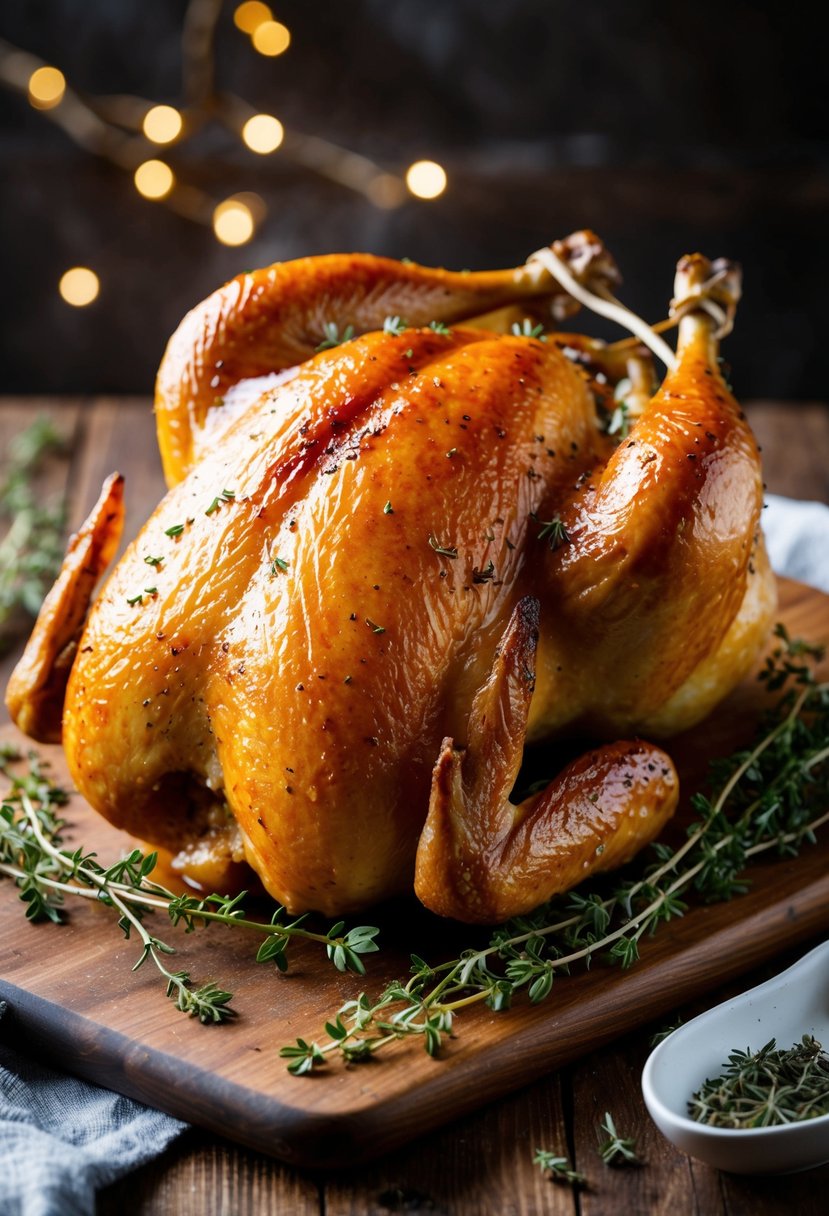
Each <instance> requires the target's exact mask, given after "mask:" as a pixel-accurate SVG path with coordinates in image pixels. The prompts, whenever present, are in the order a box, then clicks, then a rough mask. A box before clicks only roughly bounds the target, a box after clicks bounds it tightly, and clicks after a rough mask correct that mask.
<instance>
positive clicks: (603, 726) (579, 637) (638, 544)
mask: <svg viewBox="0 0 829 1216" xmlns="http://www.w3.org/2000/svg"><path fill="white" fill-rule="evenodd" d="M709 290H711V291H713V292H714V294H715V296H716V297H717V298H716V299H715V300H714V307H715V310H716V312H717V316H716V317H714V316H712V315H711V313H710V312H709V310H708V309H706V308H705V307H704V306H703V305H704V301H705V299H706V298H707V296H706V294H705V293H706V292H707V291H709ZM738 294H739V279H738V275H737V272H736V270H735V269H734V268H728V269H727V270H724V268H722V267H721V268H720V271H719V272H717V273H716V274H714V273H713V271H712V266H711V263H710V262H708V261H707V259H705V258H702V257H701V256H700V255H692V256H690V257H686V258H683V259H682V261H681V262H680V264H679V267H678V270H677V278H676V284H675V297H676V298H677V299H678V300H680V301H683V300H684V301H689V300H690V301H695V305H694V307H693V308H691V307H690V306H689V307H688V308H687V309H686V310H685V312H684V315H683V316H682V318H681V320H680V324H679V342H678V352H677V355H678V364H677V367H676V369H675V370H674V371H672V372H670V373H669V374H668V376H667V377H666V379H665V381H664V383H663V385H662V387H661V388H660V389H659V391H658V392H657V394H656V395H655V396H654V397H653V399H652V400H651V401H650V402H649V403H648V405H647V406H646V407H645V409H644V412H643V413H642V415H641V417H640V418H639V419H638V421H637V422H636V424H635V426H634V428H633V429H632V431H631V432H630V435H629V436H628V437H627V438H626V439H625V440H624V441H623V442H622V443H621V444H620V445H619V447H618V448H617V449H616V451H615V452H614V453H613V455H612V456H611V457H610V459H609V460H608V461H607V463H606V464H605V465H604V467H603V468H601V469H597V470H596V474H595V476H594V477H591V478H588V479H586V480H585V482H584V483H583V484H581V485H580V486H578V487H577V488H576V489H575V491H574V492H573V494H572V495H571V496H570V499H569V501H568V502H565V503H564V504H559V506H558V512H559V516H560V520H561V524H562V526H563V528H564V529H565V530H566V534H567V538H568V543H567V544H565V545H562V546H560V547H559V548H558V549H557V550H556V552H555V553H554V554H552V555H551V557H550V559H549V571H550V579H551V592H552V595H553V598H554V600H555V602H557V604H558V610H559V612H560V614H561V616H562V619H563V620H565V621H566V623H567V629H566V631H565V632H566V638H567V643H566V647H565V648H562V646H561V645H559V644H548V643H547V641H546V639H543V640H542V648H541V653H540V655H539V663H538V694H537V696H536V698H535V700H534V703H533V716H532V718H531V723H530V732H531V735H532V734H533V732H534V729H535V716H536V714H538V718H539V719H540V720H543V721H544V722H545V724H547V727H548V729H549V722H550V720H551V717H552V720H553V721H555V712H556V710H555V707H556V704H567V705H568V706H569V707H570V713H571V714H574V715H575V716H576V717H580V718H581V720H582V723H583V725H585V726H587V727H588V728H590V729H599V730H601V731H602V732H607V733H608V734H612V733H615V732H619V733H622V732H625V733H626V732H628V731H636V732H638V731H640V730H645V731H648V732H651V731H653V732H655V733H656V732H659V733H661V730H662V727H661V725H660V718H659V713H660V711H661V710H662V708H663V707H664V706H665V705H666V704H667V703H668V702H669V701H671V700H672V698H673V697H674V694H675V693H676V692H677V690H679V689H681V688H682V687H683V685H684V684H685V683H686V681H687V680H689V679H690V678H691V676H692V674H693V673H694V671H695V669H696V668H697V667H698V665H699V664H701V663H703V662H704V661H705V660H706V659H707V658H708V657H709V656H710V655H712V654H714V653H716V652H717V650H718V648H719V647H720V646H721V645H722V643H723V640H724V639H725V637H726V635H727V633H728V631H729V630H730V628H731V626H732V623H733V622H734V621H735V619H736V618H737V617H738V615H739V614H740V613H741V611H743V607H742V606H743V605H745V611H746V612H748V613H750V614H751V620H750V622H748V625H747V628H745V629H740V630H739V631H738V632H739V633H740V637H741V639H742V640H741V641H740V644H739V651H740V654H742V655H743V656H746V657H745V661H744V663H743V660H741V662H740V664H737V667H733V668H732V665H731V664H729V667H728V670H729V672H730V674H729V677H728V678H729V680H730V681H731V682H732V683H733V682H734V680H737V679H739V678H740V675H741V674H745V671H744V670H743V666H744V665H747V664H748V662H749V658H748V656H750V655H751V654H752V653H754V652H755V651H756V648H757V647H758V646H759V645H760V644H761V641H762V638H763V636H764V634H765V633H766V632H767V631H768V628H769V624H770V613H771V612H773V607H774V594H773V585H772V582H771V576H770V574H769V572H768V568H767V566H766V564H765V563H764V562H763V561H762V555H761V554H759V552H758V553H757V555H756V556H757V560H752V559H753V555H754V554H755V550H756V544H755V543H753V541H752V538H753V537H754V536H756V533H757V529H758V526H759V519H760V512H761V509H762V503H763V489H762V479H761V474H760V464H759V458H758V455H757V448H756V443H755V440H754V437H753V435H752V433H751V430H750V427H749V425H748V422H747V421H746V419H745V416H744V414H743V412H742V410H741V409H740V407H739V405H738V404H737V402H736V401H735V400H734V398H733V397H732V396H731V394H730V392H729V390H728V388H727V386H726V385H725V383H724V381H723V379H722V376H721V374H720V369H719V364H718V360H717V355H718V341H717V337H716V330H717V329H718V328H719V327H720V326H721V325H722V324H723V323H724V321H727V319H728V316H729V314H730V313H731V312H732V311H733V308H734V306H735V305H736V299H737V296H738ZM681 307H683V308H685V306H684V305H681ZM545 518H546V516H545ZM753 579H759V580H761V582H762V583H763V589H762V591H763V593H762V594H755V593H752V594H750V595H749V594H748V593H747V588H748V585H749V582H750V581H751V580H753ZM735 654H736V652H735ZM738 669H739V670H738ZM724 670H725V669H724ZM709 686H710V681H708V680H703V681H700V682H698V691H699V696H691V697H681V698H680V699H679V701H676V702H673V703H672V707H671V713H670V715H669V717H668V718H666V721H665V724H664V729H665V730H677V729H684V728H685V727H688V726H690V725H693V723H694V722H695V721H698V720H699V718H701V717H702V716H703V715H704V714H705V713H707V712H708V711H709V710H710V708H711V705H712V703H713V701H714V700H715V699H716V695H718V694H717V692H716V690H714V691H713V692H712V691H711V690H710V687H709ZM586 689H589V690H590V692H589V694H585V693H584V692H583V691H582V690H586ZM720 692H721V690H720ZM680 705H681V715H679V716H678V713H677V711H678V708H679V706H680Z"/></svg>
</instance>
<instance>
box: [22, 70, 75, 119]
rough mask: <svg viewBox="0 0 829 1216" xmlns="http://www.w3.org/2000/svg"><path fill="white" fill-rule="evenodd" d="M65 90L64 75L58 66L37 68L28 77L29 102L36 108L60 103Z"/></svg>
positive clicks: (45, 107)
mask: <svg viewBox="0 0 829 1216" xmlns="http://www.w3.org/2000/svg"><path fill="white" fill-rule="evenodd" d="M65 92H66V77H65V76H64V74H63V72H61V71H60V69H59V68H49V67H45V68H37V70H36V71H34V72H32V74H31V76H30V77H29V102H30V103H31V105H33V106H34V107H35V109H36V110H51V109H53V108H54V107H55V106H58V105H60V103H61V102H62V101H63V95H64V93H65Z"/></svg>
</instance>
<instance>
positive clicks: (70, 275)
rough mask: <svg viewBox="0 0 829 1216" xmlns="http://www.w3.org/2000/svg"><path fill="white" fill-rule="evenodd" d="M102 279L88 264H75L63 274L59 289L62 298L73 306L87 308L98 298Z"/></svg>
mask: <svg viewBox="0 0 829 1216" xmlns="http://www.w3.org/2000/svg"><path fill="white" fill-rule="evenodd" d="M100 289H101V283H100V280H99V278H98V276H97V274H96V273H95V271H94V270H90V269H89V267H88V266H73V267H72V268H71V269H70V270H67V271H65V273H64V274H62V275H61V278H60V282H59V283H58V291H59V292H60V294H61V297H62V299H64V300H65V301H66V303H67V304H71V305H72V307H73V308H85V307H86V305H87V304H91V303H92V301H93V300H96V299H97V298H98V292H99V291H100Z"/></svg>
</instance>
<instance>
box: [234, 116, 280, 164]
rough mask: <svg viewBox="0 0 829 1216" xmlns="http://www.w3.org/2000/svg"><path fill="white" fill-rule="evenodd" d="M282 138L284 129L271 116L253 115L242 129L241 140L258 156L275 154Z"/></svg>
mask: <svg viewBox="0 0 829 1216" xmlns="http://www.w3.org/2000/svg"><path fill="white" fill-rule="evenodd" d="M284 138H285V128H284V127H283V126H282V123H281V122H280V121H279V119H278V118H274V116H273V115H272V114H254V115H253V117H252V118H249V119H248V120H247V122H246V123H245V125H244V126H243V127H242V139H243V140H244V141H245V143H246V144H247V146H248V147H249V148H250V150H251V152H258V153H259V154H260V156H266V155H267V154H268V152H275V151H276V149H277V148H278V147H279V145H280V144H281V143H282V140H283V139H284Z"/></svg>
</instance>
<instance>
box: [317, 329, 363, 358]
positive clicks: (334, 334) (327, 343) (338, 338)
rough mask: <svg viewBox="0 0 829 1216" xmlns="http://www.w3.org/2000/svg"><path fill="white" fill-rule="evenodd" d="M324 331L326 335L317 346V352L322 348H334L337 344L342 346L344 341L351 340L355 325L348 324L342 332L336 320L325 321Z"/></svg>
mask: <svg viewBox="0 0 829 1216" xmlns="http://www.w3.org/2000/svg"><path fill="white" fill-rule="evenodd" d="M322 332H323V334H324V335H325V336H324V337H323V339H322V342H320V344H319V346H318V347H316V351H317V354H319V352H320V351H322V350H333V348H334V347H335V346H342V344H343V342H350V341H351V339H352V338H353V337H354V326H353V325H346V327H345V329H344V330H343V332H342V334H340V328H339V326H338V325H337V322H336V321H323V323H322Z"/></svg>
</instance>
